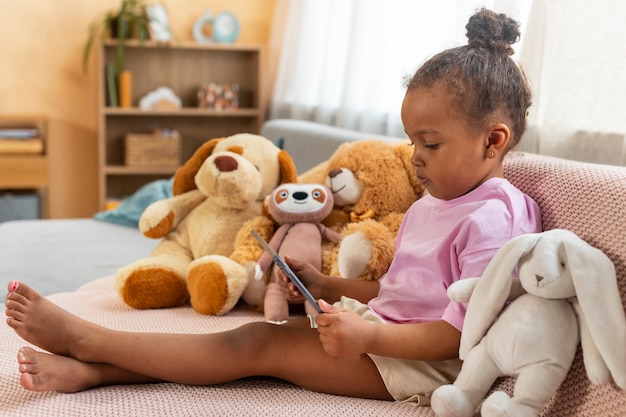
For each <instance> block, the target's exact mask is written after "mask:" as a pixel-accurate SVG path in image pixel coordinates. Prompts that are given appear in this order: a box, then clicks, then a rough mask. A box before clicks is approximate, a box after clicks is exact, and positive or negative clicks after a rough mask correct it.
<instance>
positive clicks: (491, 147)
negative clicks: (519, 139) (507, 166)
mask: <svg viewBox="0 0 626 417" xmlns="http://www.w3.org/2000/svg"><path fill="white" fill-rule="evenodd" d="M510 139H511V130H510V129H509V127H508V126H507V125H506V124H504V123H496V124H495V125H494V126H492V128H491V130H490V131H489V136H488V137H487V144H486V149H485V153H486V154H487V155H489V156H491V157H493V156H495V155H498V154H500V155H502V153H503V152H504V151H505V150H506V149H507V146H508V144H509V140H510Z"/></svg>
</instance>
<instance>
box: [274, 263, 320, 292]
mask: <svg viewBox="0 0 626 417" xmlns="http://www.w3.org/2000/svg"><path fill="white" fill-rule="evenodd" d="M285 262H286V263H287V265H289V267H290V268H291V270H292V271H293V272H294V273H295V274H296V275H297V276H298V278H300V281H302V283H303V284H304V286H305V287H306V288H307V289H308V290H309V292H310V293H311V295H312V296H313V297H315V298H322V297H324V290H323V289H324V287H323V284H322V279H323V278H324V277H325V275H324V274H322V273H321V272H320V271H318V270H317V268H315V267H314V266H313V265H311V264H310V263H308V262H303V261H300V260H297V259H292V258H290V257H285ZM279 276H280V278H281V279H282V280H283V282H284V283H285V286H286V287H287V289H288V290H289V293H290V294H289V295H290V297H289V298H288V300H289V301H304V299H305V298H304V296H303V295H302V294H301V293H300V291H298V288H297V287H296V286H295V284H294V283H293V282H291V281H290V280H289V278H287V276H286V275H285V274H283V272H282V271H280V273H279Z"/></svg>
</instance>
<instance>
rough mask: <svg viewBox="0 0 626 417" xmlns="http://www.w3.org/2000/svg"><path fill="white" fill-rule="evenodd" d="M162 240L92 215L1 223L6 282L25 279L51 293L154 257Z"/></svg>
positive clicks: (1, 270)
mask: <svg viewBox="0 0 626 417" xmlns="http://www.w3.org/2000/svg"><path fill="white" fill-rule="evenodd" d="M158 242H159V240H154V239H149V238H146V237H144V236H143V235H142V234H141V233H140V232H139V231H138V230H137V229H133V228H130V227H125V226H118V225H115V224H111V223H105V222H101V221H96V220H92V219H62V220H16V221H9V222H4V223H0V280H1V282H0V283H1V284H2V285H4V286H6V284H7V283H8V282H9V281H10V280H12V279H19V280H22V281H24V282H27V283H28V284H29V285H31V286H32V287H34V288H36V289H37V290H38V291H39V292H41V293H43V294H46V295H47V294H52V293H58V292H66V291H73V290H75V289H77V288H78V287H80V286H81V285H82V284H84V283H86V282H88V281H91V280H93V279H95V278H100V277H103V276H108V275H112V274H114V273H115V272H116V271H117V270H118V269H119V268H120V267H121V266H124V265H126V264H128V263H130V262H133V261H135V260H137V259H140V258H143V257H145V256H148V255H149V254H150V252H151V251H152V249H153V248H154V246H156V244H157V243H158ZM4 286H3V287H2V288H0V299H1V300H3V301H4V296H5V290H4V288H5V287H4Z"/></svg>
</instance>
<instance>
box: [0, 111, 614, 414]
mask: <svg viewBox="0 0 626 417" xmlns="http://www.w3.org/2000/svg"><path fill="white" fill-rule="evenodd" d="M261 133H262V134H263V135H264V136H266V137H268V138H269V139H272V140H280V142H282V143H283V146H284V149H286V150H287V151H288V152H289V153H290V154H291V155H292V156H293V157H294V159H295V161H296V164H297V166H298V169H299V172H300V173H304V172H305V171H307V170H308V169H310V168H312V167H314V166H316V165H317V164H318V163H320V162H323V161H324V160H325V159H327V158H328V157H329V156H330V155H331V154H332V152H333V151H334V149H336V147H337V146H338V145H339V144H340V143H342V142H345V141H352V140H360V139H364V138H373V137H376V138H378V139H381V140H386V141H397V140H402V139H400V138H390V137H382V136H374V135H368V134H366V133H359V132H352V131H348V130H345V129H339V128H334V127H328V126H322V125H319V124H316V123H312V122H304V121H296V120H270V121H268V122H266V123H265V124H264V125H263V130H262V132H261ZM505 176H506V177H507V178H508V179H509V180H510V181H511V182H512V183H513V184H515V185H516V186H518V187H519V188H520V189H522V190H523V191H524V192H526V193H527V194H529V195H530V196H531V197H533V198H534V199H535V200H536V201H537V203H538V204H539V205H540V207H541V209H542V211H543V227H544V229H545V230H549V229H553V228H564V229H569V230H571V231H573V232H575V233H577V234H578V235H579V236H580V237H581V238H583V239H585V240H586V241H587V242H589V243H590V244H591V245H593V246H596V247H598V248H600V249H602V250H603V251H604V252H605V253H606V254H607V255H608V256H609V258H610V259H611V260H612V261H613V263H614V264H615V267H616V272H617V276H618V287H619V291H620V294H621V297H622V300H623V302H624V303H626V301H625V300H626V239H625V236H626V197H625V196H626V168H624V167H615V166H608V165H597V164H589V163H582V162H575V161H569V160H564V159H558V158H553V157H547V156H539V155H534V154H529V153H523V152H513V153H511V154H510V155H509V156H508V157H507V159H506V161H505ZM155 243H156V242H154V241H152V240H149V239H146V238H143V237H142V236H141V234H140V233H139V232H138V231H137V230H135V229H132V228H123V227H122V226H117V225H113V224H106V223H102V222H98V221H95V220H93V219H68V220H36V221H15V222H6V223H0V277H1V278H2V282H1V284H2V285H6V283H7V282H8V281H9V280H10V279H14V278H18V279H21V280H24V281H25V282H27V283H29V284H30V285H32V286H33V287H34V288H36V289H40V290H41V289H42V288H45V292H46V294H49V295H48V297H49V298H50V299H51V300H52V301H53V302H55V303H57V304H58V305H60V306H62V307H64V308H66V309H67V310H70V311H72V312H73V313H75V314H77V315H79V316H81V317H84V318H86V319H89V320H91V321H94V322H96V323H99V324H102V325H104V326H108V327H112V328H115V329H120V330H128V331H159V332H186V333H205V332H216V331H221V330H226V329H230V328H233V327H235V326H239V325H241V324H244V323H247V322H250V321H257V320H263V316H262V314H261V313H259V312H258V311H255V310H254V309H251V308H249V307H246V306H245V305H243V304H241V305H238V306H237V307H236V308H235V309H234V310H233V311H232V312H230V313H229V314H227V315H225V316H222V317H215V316H202V315H199V314H197V313H196V312H194V311H193V310H192V309H191V307H189V306H181V307H178V308H173V309H161V310H133V309H132V308H130V307H128V306H126V305H125V304H123V303H122V302H121V301H120V300H119V298H118V296H117V294H116V293H115V291H114V286H113V277H112V274H113V273H114V272H115V270H116V269H117V268H119V267H120V266H122V265H125V264H126V263H128V262H129V261H130V260H133V259H136V258H139V257H143V256H146V255H147V254H148V253H149V251H150V250H151V248H152V247H154V245H155ZM72 263H77V264H76V265H75V266H76V267H69V268H68V264H70V265H71V264H72ZM23 345H25V342H24V341H22V340H21V339H20V338H19V337H17V336H16V335H15V334H14V333H13V331H12V330H10V329H9V328H8V326H0V351H1V352H2V357H1V359H0V398H2V400H1V401H0V415H2V416H43V415H45V416H68V415H71V416H82V415H85V416H93V417H95V416H194V415H224V416H238V415H241V416H250V415H277V416H279V415H280V416H282V415H302V416H309V415H310V416H313V415H315V416H318V415H338V416H339V415H341V416H381V415H394V416H396V415H397V416H430V417H432V416H434V413H433V411H432V410H431V409H430V408H429V407H416V406H414V405H410V404H404V403H397V402H386V401H376V400H366V399H355V398H347V397H340V396H333V395H326V394H319V393H314V392H310V391H308V390H305V389H302V388H299V387H295V386H293V385H291V384H288V383H286V382H283V381H280V380H276V379H272V378H250V379H245V380H242V381H236V382H232V383H227V384H220V385H217V386H211V387H198V386H184V385H177V384H169V383H162V384H153V385H133V386H112V387H102V388H97V389H93V390H89V391H85V392H81V393H77V394H60V393H54V392H51V393H35V392H28V391H26V390H24V389H22V388H21V387H20V385H19V382H18V375H19V374H18V371H17V365H16V360H15V354H16V352H17V350H18V348H19V347H20V346H23ZM624 348H626V347H624ZM513 382H514V380H513V378H510V377H504V378H500V379H499V380H498V381H496V383H495V384H494V387H493V389H499V390H500V389H503V390H506V391H507V392H509V393H512V388H513ZM541 415H542V416H555V417H567V416H603V417H604V416H613V417H618V416H624V415H626V392H624V391H621V390H619V389H618V388H617V387H616V386H615V385H614V384H613V383H608V384H605V385H602V386H594V385H592V384H591V383H590V382H589V380H588V378H587V376H586V374H585V370H584V364H583V361H582V354H581V351H580V349H579V351H578V353H577V355H576V358H575V361H574V363H573V365H572V367H571V369H570V372H569V374H568V376H567V378H566V380H565V381H564V382H563V384H562V385H561V387H560V389H559V390H558V392H557V393H556V394H555V395H554V396H553V397H552V398H551V399H550V400H549V401H548V402H547V403H546V405H545V407H544V408H543V410H542V412H541Z"/></svg>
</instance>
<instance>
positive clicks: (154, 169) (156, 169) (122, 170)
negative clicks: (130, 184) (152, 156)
mask: <svg viewBox="0 0 626 417" xmlns="http://www.w3.org/2000/svg"><path fill="white" fill-rule="evenodd" d="M178 168H179V167H178V166H175V167H172V166H149V167H140V166H136V167H133V166H126V165H107V166H106V167H105V168H104V171H105V172H106V173H107V174H110V175H133V174H151V175H160V174H169V175H172V174H174V172H176V170H177V169H178Z"/></svg>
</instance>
